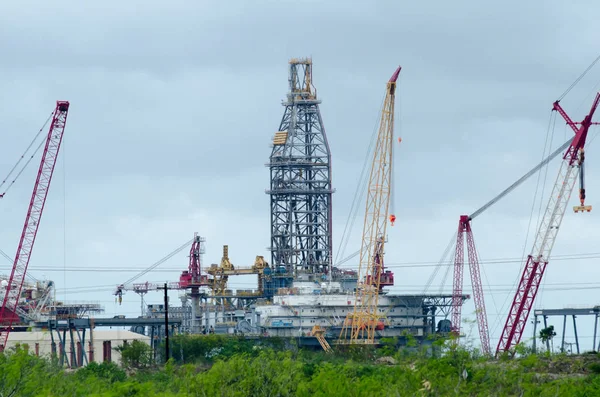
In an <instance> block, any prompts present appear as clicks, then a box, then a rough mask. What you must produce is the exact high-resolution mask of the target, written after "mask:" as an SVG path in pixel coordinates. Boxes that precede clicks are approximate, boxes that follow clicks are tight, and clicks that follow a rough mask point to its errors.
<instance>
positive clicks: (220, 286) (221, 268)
mask: <svg viewBox="0 0 600 397" xmlns="http://www.w3.org/2000/svg"><path fill="white" fill-rule="evenodd" d="M267 268H269V263H268V262H267V261H265V258H264V257H263V256H257V257H256V259H255V260H254V265H252V267H247V268H236V267H235V266H234V265H233V264H232V263H231V261H230V260H229V246H228V245H224V246H223V257H222V258H221V263H220V264H219V265H217V264H212V265H210V267H209V268H208V269H207V270H206V272H207V273H208V274H209V275H210V276H212V278H211V279H208V285H209V286H210V288H211V290H212V294H213V296H215V297H217V296H223V295H225V292H226V289H227V281H228V279H229V276H237V275H250V274H256V275H258V293H257V296H262V295H263V294H264V270H265V269H267Z"/></svg>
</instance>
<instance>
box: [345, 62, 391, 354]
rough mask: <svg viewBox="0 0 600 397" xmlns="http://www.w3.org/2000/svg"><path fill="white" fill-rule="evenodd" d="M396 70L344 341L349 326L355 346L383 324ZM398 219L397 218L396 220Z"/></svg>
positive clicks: (370, 338) (375, 159) (377, 151)
mask: <svg viewBox="0 0 600 397" xmlns="http://www.w3.org/2000/svg"><path fill="white" fill-rule="evenodd" d="M400 69H401V68H400V67H398V69H396V71H395V72H394V74H393V75H392V77H391V78H390V80H389V81H388V83H387V91H386V96H385V101H384V105H383V110H382V114H381V121H380V124H379V132H378V135H377V141H376V144H375V150H374V154H373V162H372V164H371V172H370V177H369V186H368V190H367V203H366V211H365V219H364V225H363V236H362V244H361V249H360V262H359V267H358V275H359V282H358V286H357V288H356V299H355V303H354V311H353V312H352V313H349V314H348V317H347V318H346V322H345V324H344V328H343V329H342V335H340V339H344V338H345V333H346V326H350V325H351V327H352V328H351V333H350V342H351V343H358V342H362V343H373V342H374V338H375V329H376V327H377V325H378V322H379V314H378V310H377V309H378V303H379V291H380V283H381V277H380V273H381V271H380V270H379V266H380V263H382V262H383V252H384V245H385V236H386V228H387V219H388V211H389V204H390V194H391V183H392V181H391V176H392V158H393V157H392V144H393V139H394V99H395V91H396V80H397V79H398V75H399V74H400ZM393 219H395V217H394V218H393Z"/></svg>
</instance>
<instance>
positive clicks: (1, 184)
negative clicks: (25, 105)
mask: <svg viewBox="0 0 600 397" xmlns="http://www.w3.org/2000/svg"><path fill="white" fill-rule="evenodd" d="M53 115H54V111H52V112H51V113H50V116H48V118H47V119H46V122H45V123H44V125H43V126H42V128H40V130H39V131H38V133H37V134H36V135H35V137H34V138H33V139H32V140H31V142H30V143H29V146H27V149H25V151H24V152H23V154H22V155H21V157H20V158H19V160H18V161H17V162H16V164H15V165H14V166H13V167H12V169H11V170H10V172H9V173H8V175H6V177H5V178H4V179H3V180H2V183H0V188H1V187H2V186H4V185H5V184H6V182H7V181H8V179H9V178H10V176H11V175H12V174H13V172H15V170H16V169H17V167H18V166H19V164H20V163H21V161H23V159H24V158H25V155H26V154H27V152H29V149H31V147H32V146H33V144H34V143H35V142H36V141H37V139H38V138H39V137H40V135H41V133H42V132H43V131H44V128H46V125H48V122H49V121H50V119H51V118H52V116H53ZM43 144H44V141H43V140H42V141H41V142H40V144H39V145H38V147H37V148H36V149H35V151H34V152H33V154H32V155H31V157H29V159H28V160H27V162H26V163H25V165H24V166H23V167H22V168H21V170H20V171H19V172H18V173H17V175H16V176H15V177H14V179H13V180H12V181H11V182H10V184H9V185H8V186H7V187H6V189H5V190H4V192H3V193H2V194H0V197H2V196H4V195H5V194H6V192H8V190H9V189H10V188H11V187H12V186H13V185H14V183H15V182H16V181H17V179H19V177H20V176H21V174H22V173H23V171H25V168H27V166H28V165H29V163H30V162H31V160H32V159H33V157H35V155H36V153H37V152H38V151H39V150H40V148H41V147H42V145H43Z"/></svg>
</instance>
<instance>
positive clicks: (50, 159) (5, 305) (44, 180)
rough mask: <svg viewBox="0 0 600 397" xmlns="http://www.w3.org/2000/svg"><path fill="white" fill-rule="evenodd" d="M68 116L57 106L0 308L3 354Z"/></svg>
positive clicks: (66, 107) (60, 104)
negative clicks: (3, 328) (2, 328)
mask: <svg viewBox="0 0 600 397" xmlns="http://www.w3.org/2000/svg"><path fill="white" fill-rule="evenodd" d="M68 112H69V102H67V101H57V102H56V109H55V111H54V114H53V116H52V123H51V124H50V128H49V130H48V137H47V138H46V146H45V147H44V152H43V154H42V160H41V162H40V168H39V170H38V174H37V178H36V180H35V184H34V186H33V193H32V194H31V200H30V202H29V209H28V210H27V216H26V217H25V224H24V225H23V232H22V233H21V240H20V241H19V246H18V248H17V253H16V255H15V260H14V263H13V267H12V271H11V273H10V278H9V280H8V284H7V285H6V293H5V295H4V300H3V302H2V308H0V323H1V324H2V325H3V326H4V327H6V329H5V331H4V332H2V331H0V350H2V349H4V346H6V342H7V341H8V335H9V333H10V328H11V326H12V324H13V321H14V320H15V312H16V307H17V305H18V303H19V297H20V295H21V288H22V287H23V281H24V280H25V274H26V273H27V266H28V265H29V259H30V258H31V252H32V250H33V245H34V243H35V238H36V235H37V232H38V228H39V226H40V220H41V218H42V213H43V211H44V205H45V204H46V197H47V196H48V189H49V188H50V182H51V181H52V175H53V174H54V166H55V165H56V159H57V157H58V152H59V150H60V145H61V143H62V138H63V133H64V131H65V124H66V122H67V114H68Z"/></svg>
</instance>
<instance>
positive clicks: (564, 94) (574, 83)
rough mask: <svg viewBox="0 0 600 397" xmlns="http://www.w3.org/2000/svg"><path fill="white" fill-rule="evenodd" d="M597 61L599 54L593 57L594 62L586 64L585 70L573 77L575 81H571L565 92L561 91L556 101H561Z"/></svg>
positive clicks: (599, 58) (599, 57) (599, 59)
mask: <svg viewBox="0 0 600 397" xmlns="http://www.w3.org/2000/svg"><path fill="white" fill-rule="evenodd" d="M598 61H600V55H598V57H597V58H596V59H594V62H592V63H591V64H590V66H588V67H587V69H585V70H584V71H583V73H581V75H579V77H577V78H576V79H575V81H574V82H573V83H572V84H571V85H570V86H569V88H567V89H566V90H565V92H563V93H562V95H561V96H560V97H558V101H559V102H560V101H561V100H562V99H563V98H564V97H565V96H567V94H568V93H569V92H571V90H572V89H573V88H575V86H576V85H577V84H578V83H579V82H580V81H581V79H583V77H584V76H585V75H586V74H587V73H588V72H589V71H590V70H591V69H592V68H593V67H594V65H595V64H596V63H597V62H598Z"/></svg>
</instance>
